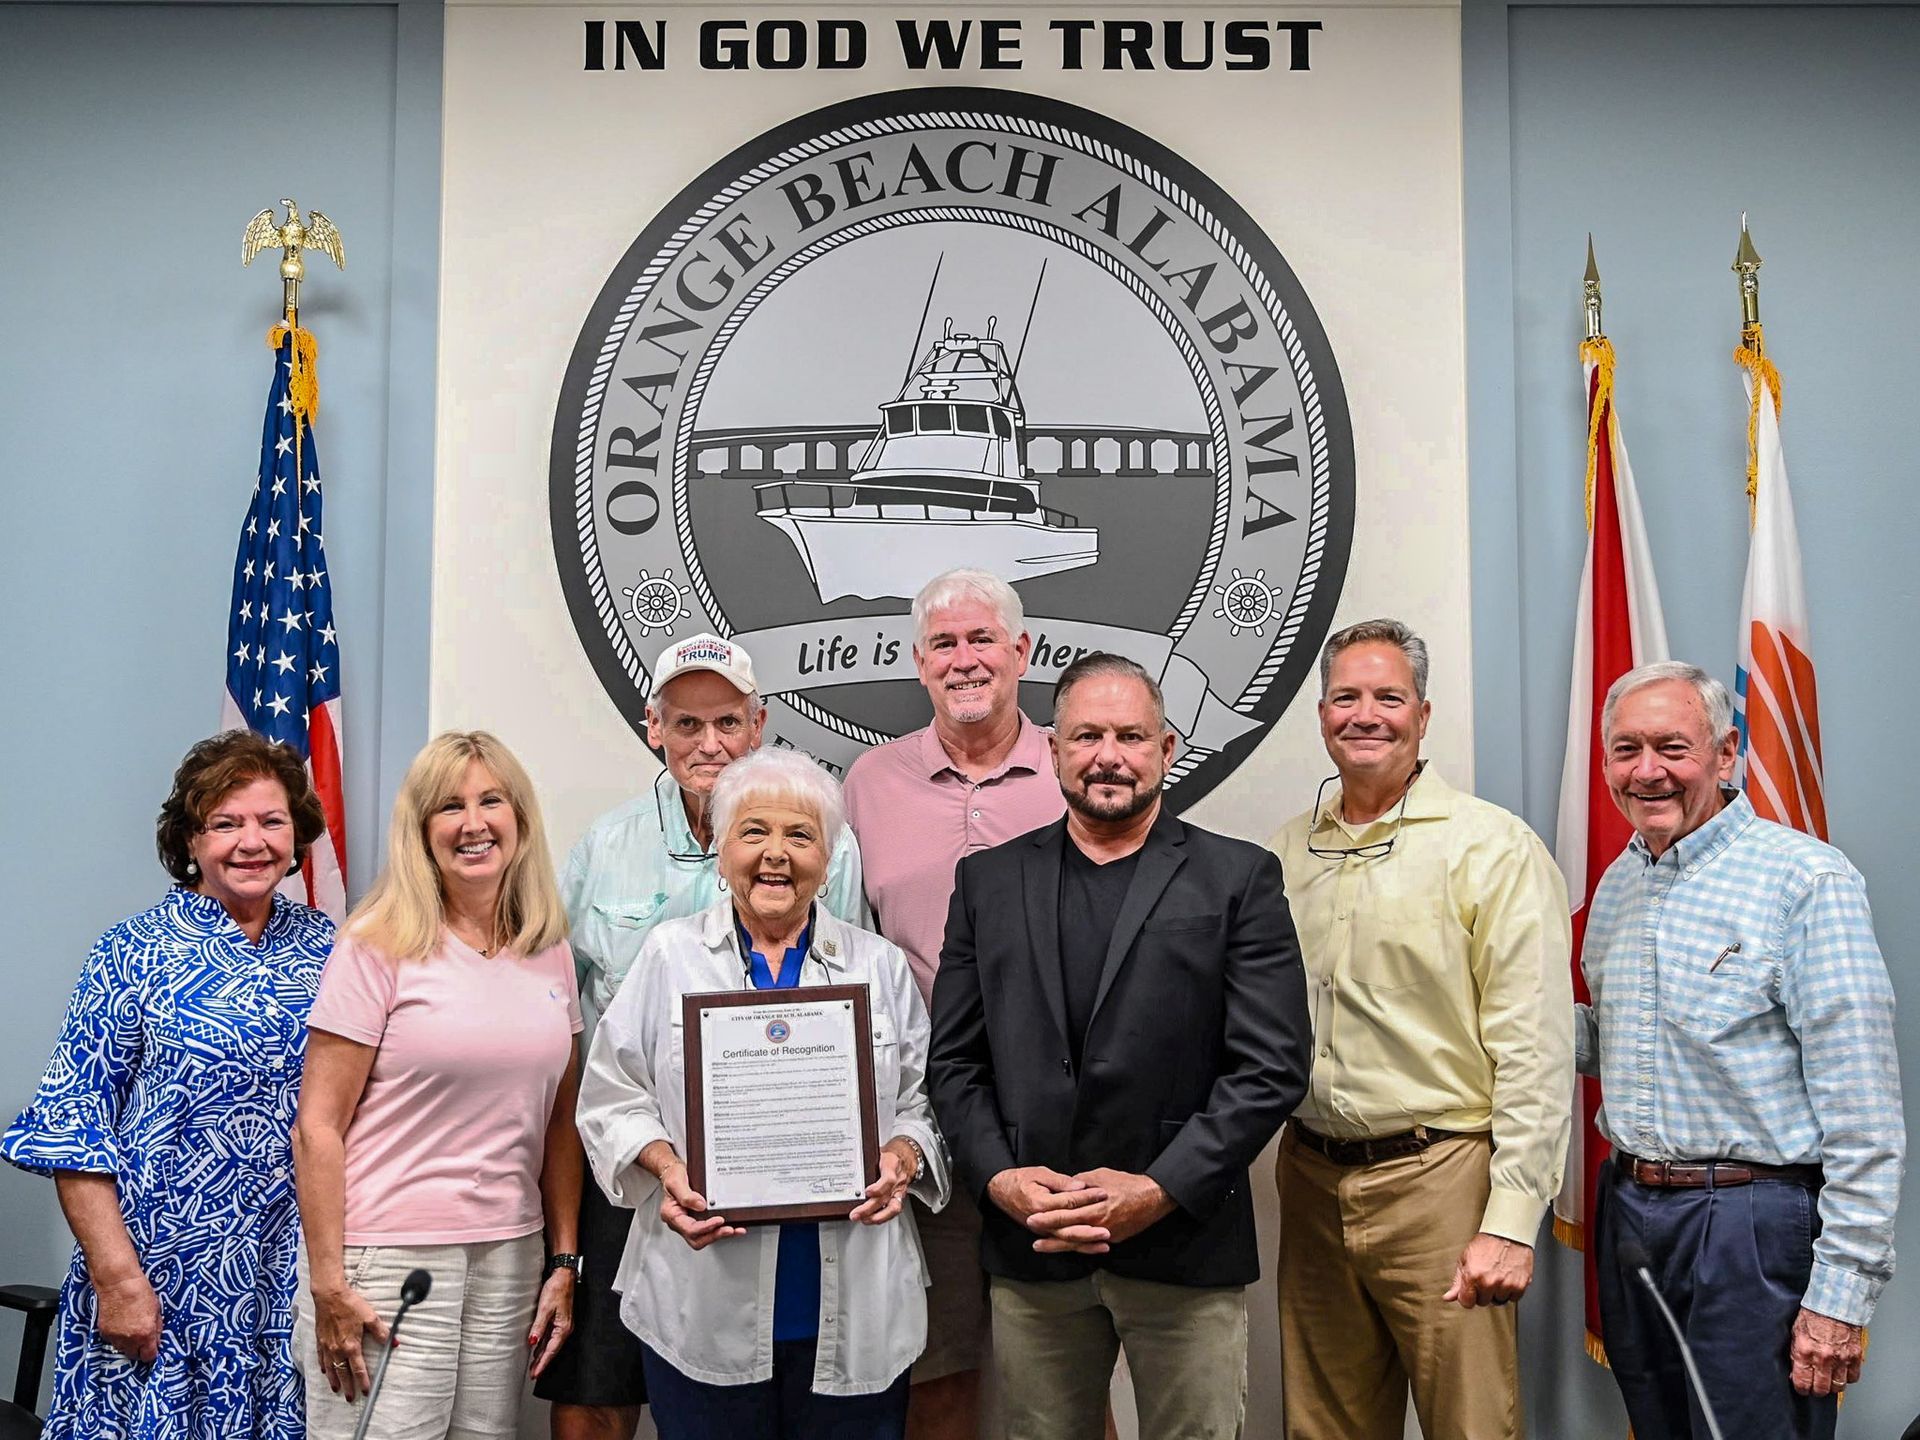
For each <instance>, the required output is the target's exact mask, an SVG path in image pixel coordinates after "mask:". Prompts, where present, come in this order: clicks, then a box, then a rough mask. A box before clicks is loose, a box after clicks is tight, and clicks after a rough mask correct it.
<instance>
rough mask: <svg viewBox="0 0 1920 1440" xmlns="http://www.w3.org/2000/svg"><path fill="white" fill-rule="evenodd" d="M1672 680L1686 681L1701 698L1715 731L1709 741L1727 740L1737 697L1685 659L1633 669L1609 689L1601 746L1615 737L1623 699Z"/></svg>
mask: <svg viewBox="0 0 1920 1440" xmlns="http://www.w3.org/2000/svg"><path fill="white" fill-rule="evenodd" d="M1668 680H1682V681H1685V682H1686V683H1687V684H1689V685H1691V686H1692V687H1693V692H1694V694H1696V695H1698V696H1699V697H1700V706H1701V708H1702V709H1704V710H1705V711H1706V712H1707V729H1708V730H1709V731H1711V732H1712V734H1711V736H1710V737H1709V738H1710V739H1711V740H1712V742H1713V743H1714V744H1715V745H1718V744H1719V743H1720V742H1721V741H1722V740H1724V739H1725V738H1726V735H1727V731H1729V730H1731V729H1732V728H1733V696H1731V695H1729V694H1728V693H1727V687H1726V686H1724V685H1722V684H1721V683H1720V682H1719V681H1718V680H1716V679H1714V678H1713V676H1711V675H1709V674H1708V673H1707V672H1706V671H1704V670H1702V669H1701V668H1700V667H1699V666H1698V665H1689V664H1688V663H1687V662H1686V661H1685V660H1656V661H1654V662H1653V663H1652V664H1651V665H1642V666H1641V667H1640V668H1639V669H1637V670H1629V671H1628V672H1627V673H1626V674H1624V675H1622V676H1621V677H1620V678H1619V679H1618V680H1616V681H1614V682H1613V684H1612V685H1610V686H1609V687H1608V688H1607V698H1606V703H1604V704H1603V705H1602V706H1601V707H1600V740H1601V743H1602V744H1604V743H1606V742H1607V741H1609V740H1611V739H1612V738H1613V712H1614V709H1615V708H1616V707H1617V706H1618V705H1619V704H1620V700H1621V697H1622V696H1625V695H1631V694H1632V693H1633V692H1634V691H1636V690H1644V689H1646V688H1647V686H1649V685H1659V684H1661V683H1662V682H1664V681H1668Z"/></svg>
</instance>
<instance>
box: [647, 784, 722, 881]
mask: <svg viewBox="0 0 1920 1440" xmlns="http://www.w3.org/2000/svg"><path fill="white" fill-rule="evenodd" d="M666 785H672V786H673V788H674V790H675V791H676V792H677V791H678V790H679V788H680V786H679V783H678V782H677V781H675V780H674V778H673V772H672V771H671V770H662V771H661V772H660V776H659V778H658V779H656V780H655V781H654V782H653V808H654V813H655V814H657V815H658V816H659V817H660V843H661V844H662V845H665V846H666V847H667V858H668V859H669V860H677V861H678V862H679V863H680V864H682V865H704V864H705V863H706V862H707V861H709V860H711V859H713V851H711V850H695V851H692V852H691V853H689V852H688V851H685V850H682V849H680V848H679V847H678V846H677V845H675V844H674V843H673V842H672V841H671V840H670V839H668V836H670V835H671V834H672V833H673V832H672V831H671V830H669V829H667V802H666V800H665V799H664V798H662V796H661V794H660V791H661V789H662V787H664V786H666ZM685 804H686V802H685V801H682V802H681V807H682V813H683V814H684V812H685ZM687 828H688V829H689V831H691V829H692V828H693V827H692V826H688V827H687ZM716 878H718V877H716ZM719 884H720V888H721V889H722V890H725V889H726V888H727V882H726V881H725V880H724V879H721V880H720V881H719Z"/></svg>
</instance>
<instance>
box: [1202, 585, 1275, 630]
mask: <svg viewBox="0 0 1920 1440" xmlns="http://www.w3.org/2000/svg"><path fill="white" fill-rule="evenodd" d="M1213 593H1214V594H1216V595H1218V596H1219V597H1220V608H1219V609H1218V610H1216V611H1214V612H1213V618H1214V619H1216V620H1224V621H1226V622H1227V624H1228V626H1229V627H1231V629H1232V630H1233V633H1234V634H1235V635H1236V636H1237V635H1239V633H1240V632H1241V631H1242V630H1251V631H1253V633H1254V634H1256V635H1258V636H1260V637H1261V638H1262V639H1265V638H1266V634H1267V629H1266V626H1267V622H1268V621H1269V620H1271V619H1273V614H1274V611H1275V610H1276V609H1277V608H1278V606H1279V603H1280V592H1279V591H1278V590H1276V589H1274V587H1273V586H1271V585H1269V584H1267V572H1266V570H1265V569H1260V570H1256V571H1254V572H1253V574H1251V575H1242V574H1241V573H1240V572H1239V571H1238V570H1235V571H1234V572H1233V578H1232V579H1231V580H1228V581H1227V582H1226V583H1225V584H1223V585H1216V586H1214V587H1213Z"/></svg>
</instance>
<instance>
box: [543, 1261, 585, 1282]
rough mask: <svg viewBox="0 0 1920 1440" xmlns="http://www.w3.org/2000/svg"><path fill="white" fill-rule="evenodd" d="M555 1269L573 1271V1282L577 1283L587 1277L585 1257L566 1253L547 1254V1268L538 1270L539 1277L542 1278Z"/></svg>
mask: <svg viewBox="0 0 1920 1440" xmlns="http://www.w3.org/2000/svg"><path fill="white" fill-rule="evenodd" d="M556 1270H571V1271H573V1279H574V1283H575V1284H578V1283H579V1282H580V1281H582V1280H584V1279H586V1278H587V1261H586V1257H585V1256H582V1255H567V1254H559V1255H549V1256H547V1268H546V1269H545V1270H543V1271H541V1272H540V1278H541V1279H542V1280H544V1279H546V1278H547V1276H549V1275H551V1274H553V1272H554V1271H556Z"/></svg>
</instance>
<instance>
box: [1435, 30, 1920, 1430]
mask: <svg viewBox="0 0 1920 1440" xmlns="http://www.w3.org/2000/svg"><path fill="white" fill-rule="evenodd" d="M1465 20H1466V25H1465V34H1466V60H1467V67H1468V68H1467V75H1466V94H1467V96H1468V101H1467V121H1468V134H1467V145H1468V151H1467V154H1468V166H1469V171H1468V192H1467V214H1468V224H1469V229H1468V236H1467V240H1468V254H1469V256H1470V257H1471V260H1472V267H1473V268H1472V272H1471V274H1470V276H1469V283H1470V288H1469V320H1470V329H1469V354H1468V386H1469V399H1470V404H1471V407H1472V411H1471V420H1472V453H1471V460H1472V466H1473V484H1474V504H1475V511H1474V548H1475V554H1474V564H1475V582H1476V594H1475V612H1476V613H1475V638H1476V654H1475V677H1476V702H1477V703H1476V724H1477V730H1476V736H1475V739H1476V744H1477V746H1478V750H1479V754H1478V760H1479V772H1478V773H1479V781H1480V788H1481V789H1482V791H1483V792H1484V793H1486V794H1488V795H1490V796H1493V797H1494V798H1497V799H1499V800H1501V801H1502V802H1503V803H1507V804H1510V805H1514V806H1515V807H1517V808H1520V809H1522V810H1523V812H1524V813H1525V814H1526V816H1527V818H1528V819H1529V820H1530V821H1532V822H1533V824H1534V825H1535V827H1536V828H1537V829H1539V830H1540V831H1541V832H1542V833H1543V834H1546V835H1548V836H1551V835H1552V833H1553V821H1554V811H1555V807H1556V803H1557V791H1558V786H1559V776H1560V762H1561V751H1562V748H1563V746H1564V742H1565V735H1566V696H1567V685H1568V670H1569V660H1568V647H1569V644H1570V640H1571V635H1572V626H1573V603H1574V591H1575V587H1576V584H1577V582H1578V578H1579V570H1580V562H1581V554H1582V551H1583V548H1584V545H1585V531H1584V523H1583V511H1582V495H1581V483H1582V474H1583V468H1584V454H1585V443H1586V422H1585V406H1584V401H1583V397H1582V394H1581V387H1580V378H1579V361H1578V359H1577V355H1576V347H1577V345H1578V343H1579V340H1580V337H1581V335H1582V333H1583V330H1582V314H1581V307H1580V302H1581V295H1580V276H1581V270H1582V268H1583V265H1584V261H1585V246H1586V234H1587V232H1588V231H1589V230H1591V231H1592V232H1593V236H1594V245H1595V249H1596V251H1597V254H1598V259H1599V265H1600V271H1601V275H1602V277H1603V280H1604V284H1605V294H1606V326H1607V332H1608V334H1609V335H1610V336H1611V338H1612V340H1613V342H1614V345H1615V348H1616V350H1617V351H1618V354H1619V371H1618V376H1617V380H1616V387H1617V388H1616V395H1617V404H1618V407H1619V413H1620V416H1621V422H1622V425H1623V427H1624V431H1625V434H1626V438H1627V443H1628V446H1629V448H1630V450H1631V453H1632V456H1633V462H1634V470H1635V477H1636V480H1637V482H1638V486H1639V490H1640V496H1641V499H1642V502H1643V504H1644V507H1645V510H1646V518H1647V526H1648V531H1649V534H1650V539H1651V545H1652V549H1653V556H1654V562H1655V566H1656V569H1657V571H1658V575H1659V580H1660V588H1661V596H1662V600H1663V602H1664V606H1665V610H1666V617H1667V631H1668V638H1669V641H1670V643H1671V647H1672V650H1673V653H1674V654H1675V655H1676V656H1678V657H1681V658H1685V659H1690V660H1694V661H1697V662H1698V663H1700V664H1703V665H1705V666H1707V667H1708V668H1709V669H1711V670H1713V671H1714V672H1715V673H1717V674H1719V675H1721V676H1722V677H1723V678H1725V679H1727V680H1728V681H1729V682H1731V680H1732V678H1733V661H1734V645H1735V628H1736V624H1737V621H1738V617H1739V606H1740V586H1741V578H1742V575H1743V573H1744V570H1745V563H1746V546H1747V511H1746V502H1745V496H1744V485H1745V464H1746V405H1745V401H1744V399H1743V397H1742V393H1741V389H1740V384H1739V375H1738V372H1737V370H1736V369H1735V367H1734V365H1733V363H1732V361H1731V359H1730V352H1731V351H1732V348H1733V346H1734V344H1735V342H1736V340H1737V338H1738V325H1739V317H1740V311H1739V299H1738V292H1737V290H1736V286H1735V280H1734V277H1733V275H1732V273H1731V272H1730V270H1729V269H1728V267H1729V265H1730V264H1731V262H1732V260H1733V254H1734V247H1735V245H1736V243H1737V241H1738V238H1739V223H1740V214H1741V212H1742V211H1743V210H1746V211H1750V212H1751V220H1752V226H1753V235H1754V239H1755V242H1756V244H1757V246H1758V248H1759V250H1760V252H1761V254H1762V256H1763V257H1764V258H1765V260H1766V265H1765V268H1764V269H1763V270H1762V271H1761V276H1760V280H1761V302H1762V319H1763V320H1764V321H1765V323H1766V332H1767V343H1768V350H1769V353H1770V354H1771V355H1772V356H1773V358H1774V359H1775V360H1776V362H1777V363H1778V364H1779V366H1780V368H1781V372H1782V375H1783V378H1784V381H1785V419H1784V437H1785V445H1786V454H1787V463H1788V466H1789V469H1790V471H1791V475H1792V481H1793V493H1794V500H1795V503H1796V505H1797V507H1798V511H1799V521H1800V536H1801V544H1802V549H1803V554H1804V559H1805V567H1806V579H1807V584H1808V587H1809V591H1810V594H1811V597H1812V598H1811V606H1812V611H1813V615H1812V619H1813V627H1814V641H1815V645H1816V651H1815V654H1816V659H1817V660H1818V664H1819V677H1820V694H1821V701H1822V704H1821V712H1822V713H1821V718H1822V722H1823V730H1824V734H1825V745H1826V762H1827V784H1828V800H1829V810H1830V814H1831V820H1832V829H1833V839H1834V841H1835V842H1836V843H1837V844H1839V845H1840V846H1841V847H1842V848H1843V849H1845V850H1846V851H1847V852H1848V854H1849V855H1850V856H1851V857H1852V858H1853V860H1854V862H1855V863H1856V864H1857V865H1858V866H1859V867H1860V869H1861V870H1862V871H1863V872H1864V873H1865V875H1866V877H1867V882H1868V886H1869V889H1870V893H1871V896H1872V900H1873V906H1874V914H1875V919H1876V923H1877V926H1878V930H1879V934H1880V940H1881V945H1882V948H1883V950H1884V951H1885V953H1886V955H1887V960H1888V964H1889V968H1890V969H1891V970H1892V972H1893V978H1894V985H1895V989H1896V991H1897V992H1898V993H1899V996H1900V998H1901V1000H1902V1001H1903V1002H1904V1003H1905V1006H1906V1009H1905V1010H1904V1012H1903V1013H1902V1015H1901V1019H1900V1032H1901V1040H1902V1059H1903V1061H1904V1071H1905V1076H1906V1082H1907V1095H1908V1106H1907V1109H1908V1113H1909V1115H1910V1116H1920V1107H1916V1105H1915V1103H1914V1102H1915V1100H1916V1099H1920V988H1916V986H1915V984H1914V981H1913V978H1912V977H1913V968H1912V966H1913V956H1914V955H1915V953H1916V951H1920V895H1917V894H1916V891H1915V890H1914V889H1912V888H1910V882H1909V881H1908V878H1907V874H1906V871H1907V867H1908V865H1910V864H1911V862H1912V854H1913V840H1912V833H1911V815H1912V812H1913V808H1914V802H1915V800H1916V798H1920V796H1917V795H1916V786H1915V782H1914V780H1913V778H1912V770H1911V765H1910V762H1909V760H1908V758H1907V757H1906V755H1905V754H1904V753H1903V751H1904V749H1905V747H1904V745H1903V743H1902V741H1903V739H1904V732H1905V726H1904V725H1903V723H1902V720H1903V719H1904V717H1906V716H1910V715H1913V714H1915V713H1920V671H1916V669H1915V667H1914V665H1913V664H1912V660H1911V653H1910V652H1911V646H1910V645H1909V644H1907V643H1906V640H1905V632H1906V626H1905V623H1904V622H1905V619H1906V617H1907V616H1908V615H1909V614H1910V612H1911V611H1912V608H1913V604H1914V599H1915V591H1916V580H1915V576H1914V570H1913V566H1912V556H1913V553H1914V536H1915V528H1916V527H1915V525H1914V519H1913V517H1914V516H1915V513H1916V505H1915V496H1914V489H1913V487H1914V481H1915V478H1916V468H1917V467H1916V462H1915V460H1914V454H1913V450H1912V448H1911V446H1910V445H1909V444H1908V443H1906V442H1907V435H1906V433H1905V432H1906V426H1907V423H1908V417H1909V415H1910V414H1911V411H1912V406H1913V402H1912V399H1911V396H1912V393H1913V384H1912V380H1911V378H1910V376H1911V370H1912V362H1913V344H1912V330H1913V321H1912V318H1911V310H1912V305H1913V301H1912V298H1911V297H1912V293H1913V287H1912V282H1911V279H1910V278H1909V277H1910V276H1911V273H1912V267H1913V259H1912V250H1913V239H1914V236H1915V235H1916V234H1920V185H1917V184H1916V181H1920V106H1916V103H1915V102H1916V99H1920V82H1916V80H1915V76H1916V74H1920V7H1914V6H1910V5H1909V6H1899V5H1891V6H1867V7H1852V6H1820V5H1815V6H1805V5H1797V6H1789V5H1704V6H1644V5H1642V6H1612V5H1602V6H1588V5H1552V4H1548V5H1511V6H1510V5H1507V4H1504V3H1482V0H1469V3H1468V6H1467V11H1466V16H1465ZM1916 1214H1920V1209H1916V1207H1915V1206H1914V1205H1913V1204H1911V1203H1909V1204H1907V1205H1906V1206H1904V1207H1903V1223H1902V1225H1901V1228H1900V1241H1901V1244H1900V1249H1901V1251H1902V1252H1903V1255H1904V1256H1905V1257H1906V1259H1907V1262H1908V1265H1909V1269H1908V1271H1907V1273H1905V1274H1903V1275H1901V1276H1899V1277H1896V1279H1895V1280H1894V1282H1893V1284H1892V1286H1891V1287H1890V1289H1889V1290H1888V1292H1887V1296H1886V1298H1885V1300H1884V1301H1883V1303H1882V1305H1881V1308H1880V1311H1879V1315H1878V1317H1877V1319H1876V1323H1875V1325H1874V1327H1873V1341H1872V1353H1871V1355H1870V1358H1869V1360H1868V1363H1867V1367H1866V1373H1865V1377H1864V1380H1863V1383H1862V1384H1861V1385H1860V1386H1858V1387H1856V1388H1855V1389H1854V1391H1853V1392H1852V1394H1851V1396H1850V1398H1849V1399H1848V1401H1847V1404H1846V1406H1845V1408H1844V1411H1843V1416H1842V1422H1841V1434H1842V1435H1843V1436H1859V1437H1866V1436H1874V1437H1880V1436H1891V1435H1896V1434H1898V1433H1899V1432H1900V1430H1901V1429H1902V1428H1903V1427H1904V1426H1905V1425H1906V1424H1907V1422H1908V1421H1909V1420H1911V1419H1912V1418H1913V1415H1914V1412H1915V1410H1916V1409H1920V1385H1916V1383H1915V1381H1914V1379H1913V1376H1914V1373H1915V1371H1916V1370H1917V1369H1920V1278H1917V1277H1916V1276H1915V1275H1914V1273H1913V1272H1912V1269H1911V1266H1912V1263H1913V1260H1914V1257H1916V1256H1920V1221H1916V1219H1915V1216H1916ZM1550 1252H1557V1253H1550ZM1542 1259H1543V1260H1544V1261H1546V1262H1547V1264H1548V1275H1547V1283H1548V1286H1549V1287H1550V1288H1549V1294H1548V1295H1547V1296H1546V1297H1545V1298H1546V1300H1547V1303H1545V1304H1533V1305H1530V1306H1529V1307H1528V1311H1527V1312H1526V1313H1525V1316H1524V1324H1525V1326H1526V1328H1527V1332H1528V1333H1527V1345H1528V1353H1527V1357H1526V1358H1527V1369H1526V1372H1525V1373H1526V1374H1527V1376H1528V1380H1529V1398H1530V1402H1531V1408H1532V1411H1533V1414H1534V1419H1535V1426H1534V1430H1535V1433H1536V1434H1539V1435H1551V1436H1555V1437H1566V1440H1575V1437H1585V1436H1594V1437H1601V1436H1605V1437H1609V1440H1617V1437H1618V1436H1620V1435H1622V1434H1624V1433H1625V1424H1624V1419H1623V1417H1622V1414H1621V1412H1620V1410H1619V1409H1618V1404H1617V1400H1616V1399H1615V1397H1614V1395H1613V1393H1612V1387H1611V1383H1610V1382H1609V1381H1608V1380H1607V1379H1606V1377H1605V1375H1604V1372H1602V1371H1600V1370H1599V1369H1598V1367H1596V1366H1593V1365H1590V1364H1589V1363H1588V1362H1587V1361H1586V1360H1585V1358H1584V1356H1583V1355H1582V1354H1581V1351H1580V1348H1579V1339H1578V1326H1577V1324H1576V1323H1574V1316H1575V1314H1576V1310H1575V1307H1574V1305H1573V1304H1572V1302H1571V1299H1570V1298H1568V1292H1569V1290H1570V1289H1571V1287H1572V1286H1573V1285H1574V1284H1577V1280H1578V1267H1577V1263H1575V1260H1574V1257H1571V1256H1568V1255H1567V1254H1566V1253H1565V1252H1561V1251H1559V1250H1558V1247H1557V1246H1550V1247H1549V1250H1548V1251H1543V1254H1542ZM1556 1292H1557V1293H1556Z"/></svg>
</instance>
